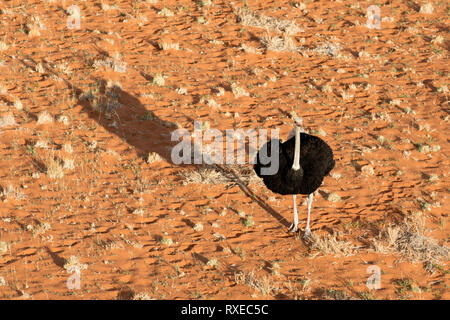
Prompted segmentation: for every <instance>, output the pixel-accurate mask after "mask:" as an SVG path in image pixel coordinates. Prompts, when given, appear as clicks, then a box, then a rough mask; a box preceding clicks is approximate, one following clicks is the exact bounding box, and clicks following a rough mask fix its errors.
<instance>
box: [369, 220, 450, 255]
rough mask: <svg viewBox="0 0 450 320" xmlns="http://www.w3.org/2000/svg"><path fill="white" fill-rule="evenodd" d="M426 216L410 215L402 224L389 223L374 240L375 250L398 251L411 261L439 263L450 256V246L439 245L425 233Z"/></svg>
mask: <svg viewBox="0 0 450 320" xmlns="http://www.w3.org/2000/svg"><path fill="white" fill-rule="evenodd" d="M425 232H426V229H425V217H424V216H423V215H422V214H415V215H413V216H408V217H406V218H405V219H404V221H403V223H402V224H400V225H389V226H387V228H385V229H384V230H382V231H381V232H380V234H379V235H378V237H377V238H375V239H374V240H373V246H374V248H375V251H377V252H380V253H390V252H397V253H399V254H401V255H402V256H403V257H405V258H407V259H408V260H410V261H413V262H417V261H422V262H427V263H439V262H440V261H442V260H448V259H449V258H450V248H449V247H447V246H445V245H439V244H438V243H437V241H436V240H435V239H433V238H431V237H428V236H426V235H425Z"/></svg>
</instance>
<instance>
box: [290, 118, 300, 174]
mask: <svg viewBox="0 0 450 320" xmlns="http://www.w3.org/2000/svg"><path fill="white" fill-rule="evenodd" d="M292 169H293V170H298V169H300V126H298V125H295V149H294V163H293V164H292Z"/></svg>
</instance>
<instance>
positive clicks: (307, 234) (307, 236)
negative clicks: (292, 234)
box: [303, 193, 314, 238]
mask: <svg viewBox="0 0 450 320" xmlns="http://www.w3.org/2000/svg"><path fill="white" fill-rule="evenodd" d="M313 197H314V194H313V193H310V194H309V195H308V199H307V200H306V202H307V204H308V218H307V220H306V228H305V234H304V235H303V237H305V238H309V237H311V229H310V228H309V221H310V219H311V205H312V202H313Z"/></svg>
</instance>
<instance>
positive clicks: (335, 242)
mask: <svg viewBox="0 0 450 320" xmlns="http://www.w3.org/2000/svg"><path fill="white" fill-rule="evenodd" d="M311 249H317V250H319V251H320V252H322V253H324V254H335V255H336V254H340V255H343V256H345V257H348V256H351V255H353V254H354V253H355V252H356V249H357V247H355V246H353V245H352V244H351V243H350V242H347V241H343V240H339V239H338V235H337V234H336V233H333V234H327V235H325V236H324V237H320V236H318V235H317V234H314V233H313V234H311Z"/></svg>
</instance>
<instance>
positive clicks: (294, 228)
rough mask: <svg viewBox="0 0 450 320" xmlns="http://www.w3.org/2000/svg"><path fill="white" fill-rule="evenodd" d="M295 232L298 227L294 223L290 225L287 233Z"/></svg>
mask: <svg viewBox="0 0 450 320" xmlns="http://www.w3.org/2000/svg"><path fill="white" fill-rule="evenodd" d="M297 231H298V225H297V224H295V223H292V224H291V226H290V227H289V232H291V233H295V232H297Z"/></svg>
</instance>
